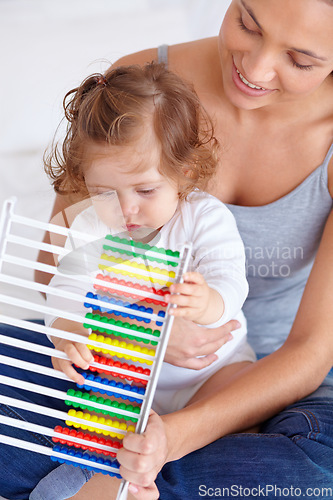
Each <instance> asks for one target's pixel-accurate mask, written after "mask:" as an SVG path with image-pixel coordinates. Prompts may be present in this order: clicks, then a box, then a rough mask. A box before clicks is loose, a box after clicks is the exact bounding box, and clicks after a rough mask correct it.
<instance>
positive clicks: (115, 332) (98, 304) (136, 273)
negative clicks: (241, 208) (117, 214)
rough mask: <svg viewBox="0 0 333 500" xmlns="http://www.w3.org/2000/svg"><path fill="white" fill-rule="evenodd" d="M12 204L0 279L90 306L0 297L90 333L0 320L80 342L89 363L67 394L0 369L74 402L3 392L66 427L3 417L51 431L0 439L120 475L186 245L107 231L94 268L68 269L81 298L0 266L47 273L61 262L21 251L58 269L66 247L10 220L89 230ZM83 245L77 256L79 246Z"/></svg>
mask: <svg viewBox="0 0 333 500" xmlns="http://www.w3.org/2000/svg"><path fill="white" fill-rule="evenodd" d="M14 205H15V200H13V199H10V200H7V201H6V202H5V204H4V208H3V212H2V216H1V221H0V224H1V236H0V282H2V283H4V284H9V285H15V287H18V288H19V289H20V290H26V291H35V292H42V293H46V294H51V295H52V294H54V295H61V297H62V298H64V299H65V300H68V301H74V302H75V301H76V302H77V303H80V305H81V306H82V303H83V305H84V308H85V309H86V310H87V311H88V312H86V314H85V315H80V314H77V313H73V312H68V311H64V310H57V309H52V307H49V306H47V305H45V304H38V303H35V302H32V301H31V300H29V299H27V298H24V299H21V298H17V297H13V296H11V295H9V294H0V302H1V303H2V304H4V305H5V306H6V307H9V306H15V308H22V309H23V310H28V311H30V312H32V313H39V314H52V315H54V316H55V317H61V318H65V319H68V320H70V321H75V322H77V323H79V324H80V325H83V327H84V328H85V329H86V330H87V335H88V333H89V332H90V333H89V335H88V336H87V337H84V336H82V335H78V334H74V333H71V332H68V331H64V330H59V329H57V328H49V327H46V326H44V325H42V324H37V323H32V322H31V321H27V320H25V319H19V318H18V317H17V315H13V316H10V315H4V314H0V322H1V323H4V324H7V325H11V326H14V327H20V328H24V329H26V330H30V331H33V332H34V334H36V337H37V336H38V335H40V334H42V335H52V336H54V337H60V338H65V339H68V340H71V341H74V342H81V343H85V344H86V345H88V347H89V349H91V350H94V351H95V353H96V354H95V355H94V362H93V363H92V364H91V365H90V366H89V369H88V370H87V371H81V373H82V375H83V377H84V380H85V383H84V385H83V386H82V385H78V386H77V390H76V389H73V388H71V389H69V390H68V391H67V393H66V392H62V391H59V390H55V389H51V388H48V387H45V386H42V385H36V384H33V383H30V382H25V381H23V380H18V379H16V378H13V377H7V376H4V375H0V384H5V385H10V386H13V387H19V388H20V389H24V390H27V391H32V392H36V391H37V392H38V393H39V394H45V395H48V396H51V397H53V398H58V399H61V400H63V401H65V403H66V405H68V406H70V407H71V408H70V409H69V411H68V413H66V412H62V411H59V410H52V408H48V407H44V406H41V405H36V404H32V403H29V402H25V401H23V400H19V399H15V398H9V397H6V396H3V395H0V402H1V403H3V404H7V405H9V406H12V407H14V408H20V409H24V410H27V411H29V412H36V413H39V414H42V415H48V416H51V417H54V418H56V419H60V420H61V421H64V424H65V425H56V426H55V427H54V428H53V429H52V428H47V427H45V426H41V425H36V424H33V423H29V422H25V421H22V420H17V419H14V418H11V417H5V416H0V424H3V425H6V426H13V427H19V428H21V429H22V428H23V429H25V430H27V431H31V432H34V433H37V434H43V435H44V436H49V437H50V438H51V439H52V441H53V442H54V446H53V448H51V447H47V446H41V445H37V444H35V443H31V442H29V441H23V440H19V439H16V438H12V437H9V436H6V435H3V434H0V442H1V443H4V444H7V445H10V446H16V447H19V448H22V449H26V450H30V451H34V452H37V453H41V454H44V455H49V456H50V457H51V459H52V460H53V461H58V462H60V463H69V464H72V465H75V466H79V467H82V468H87V469H90V470H94V471H96V472H102V473H103V474H109V475H111V476H115V477H119V478H121V476H120V474H119V464H118V462H117V460H116V456H117V451H118V450H119V449H120V448H121V446H122V439H123V438H124V436H125V435H126V433H127V432H138V433H141V432H143V431H144V429H145V427H146V424H147V420H148V416H149V410H150V408H151V406H152V402H153V398H154V393H155V390H156V386H157V381H158V376H159V372H160V369H161V366H162V362H163V358H164V354H165V350H166V346H167V342H168V336H169V333H170V329H171V326H172V321H173V316H172V315H170V314H168V310H169V307H171V306H170V305H168V304H167V302H166V301H165V294H166V293H170V292H168V291H167V290H166V287H169V286H170V284H171V283H174V282H180V281H181V279H182V275H183V273H184V272H185V271H186V269H187V266H188V263H189V258H190V253H191V245H190V244H188V243H185V244H184V245H183V246H182V248H181V251H180V252H178V251H172V250H169V249H167V250H165V249H163V248H159V247H156V246H150V245H149V244H143V243H141V242H136V241H133V240H132V239H128V238H124V237H120V236H119V235H118V236H114V235H111V234H107V235H106V236H105V238H103V239H102V240H101V241H100V245H101V252H100V253H99V254H98V257H99V259H98V262H99V263H98V269H97V270H96V273H94V274H93V275H85V274H82V275H81V274H75V273H74V274H71V275H67V276H66V279H69V280H71V281H72V282H73V283H74V287H75V286H76V284H77V283H80V286H81V287H82V286H83V287H84V288H85V290H86V291H87V293H86V294H85V296H84V295H81V294H80V293H73V292H72V291H67V290H59V289H57V288H53V287H52V286H50V285H49V286H45V285H43V284H41V283H37V282H34V281H33V280H32V279H30V280H28V279H24V278H23V279H22V277H18V276H13V275H10V274H8V273H4V272H3V268H4V266H5V265H6V264H12V265H14V266H20V267H22V268H27V269H30V270H31V269H34V270H39V271H42V272H45V273H49V274H51V275H57V274H59V273H60V271H59V266H55V265H54V266H53V265H47V264H42V263H38V262H36V261H35V260H29V259H28V258H26V255H24V257H22V254H23V253H24V254H25V249H27V248H30V249H31V248H33V249H37V250H38V249H42V250H44V251H46V252H51V253H52V254H53V255H56V256H58V258H59V259H60V267H61V259H65V258H66V256H68V255H70V254H71V250H70V249H68V248H66V246H65V247H63V246H57V245H54V244H51V243H42V242H40V241H36V240H34V239H33V238H31V237H22V236H17V235H15V234H13V231H12V228H13V226H14V227H18V228H21V227H22V228H24V229H25V230H27V229H29V228H38V229H39V230H41V231H43V232H44V231H48V232H49V233H50V234H51V233H54V234H57V235H62V236H63V237H65V238H67V241H68V240H70V239H71V238H73V237H74V238H79V239H80V240H81V241H87V245H89V242H91V236H90V235H89V237H88V236H87V235H86V234H84V233H77V232H75V231H72V230H71V229H70V228H67V227H63V226H61V225H55V224H51V223H44V222H41V221H36V220H33V219H29V218H26V217H23V216H21V215H17V214H15V213H14ZM10 247H14V248H15V249H16V255H15V252H14V255H13V254H11V253H10V251H9V250H8V249H9V248H10ZM80 250H81V255H82V247H81V249H80ZM72 253H73V252H72ZM61 274H62V275H63V272H61ZM154 308H155V309H156V308H157V311H154ZM0 343H2V344H7V345H10V346H12V347H15V348H17V352H18V353H20V352H22V349H25V350H28V351H33V352H38V353H39V354H42V355H45V356H53V357H57V358H62V359H68V358H67V356H66V355H65V353H63V352H62V351H59V350H57V349H53V348H48V347H45V346H41V345H39V344H34V343H30V342H26V341H23V340H18V339H15V338H12V337H7V336H5V335H0ZM18 355H19V354H18ZM0 363H3V364H5V365H9V366H11V367H15V368H18V369H19V370H27V371H33V372H35V373H40V374H43V375H46V376H47V377H54V378H57V379H60V380H66V381H70V382H72V380H71V379H69V378H68V377H67V376H66V375H65V374H64V373H63V372H60V371H57V370H55V369H53V368H48V367H45V366H42V365H38V364H36V363H30V362H27V361H23V360H20V359H17V358H11V357H8V356H3V355H0ZM103 374H104V376H103ZM105 375H108V377H106V376H105ZM72 384H73V382H72ZM96 393H97V394H98V395H96ZM101 414H102V415H103V416H100V415H101ZM78 429H80V430H78ZM127 486H128V484H127V482H126V481H124V480H123V481H122V483H121V487H120V489H119V493H118V497H117V498H118V499H119V500H120V499H125V498H126V496H127Z"/></svg>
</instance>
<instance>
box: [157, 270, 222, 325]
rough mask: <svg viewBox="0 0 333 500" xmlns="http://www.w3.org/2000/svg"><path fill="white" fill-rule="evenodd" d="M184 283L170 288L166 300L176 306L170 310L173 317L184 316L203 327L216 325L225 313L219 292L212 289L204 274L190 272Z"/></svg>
mask: <svg viewBox="0 0 333 500" xmlns="http://www.w3.org/2000/svg"><path fill="white" fill-rule="evenodd" d="M183 279H184V282H183V283H178V284H176V285H171V286H170V292H172V293H173V294H174V295H167V296H166V300H167V302H169V303H170V304H176V305H177V308H175V309H172V308H171V309H170V310H169V312H170V314H172V315H173V316H182V317H183V318H186V319H188V320H191V321H194V322H195V323H199V324H201V325H209V324H212V323H216V321H218V320H219V319H220V318H221V317H222V315H223V313H224V301H223V299H222V297H221V295H220V294H219V292H218V291H217V290H215V289H214V288H210V287H209V286H208V285H207V283H206V281H205V278H204V277H203V276H202V274H200V273H198V272H188V273H185V274H184V276H183Z"/></svg>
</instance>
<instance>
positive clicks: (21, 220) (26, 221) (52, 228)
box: [11, 213, 98, 243]
mask: <svg viewBox="0 0 333 500" xmlns="http://www.w3.org/2000/svg"><path fill="white" fill-rule="evenodd" d="M11 219H12V221H13V222H15V223H17V224H22V225H24V226H31V227H34V228H36V229H42V230H43V231H48V232H49V233H56V234H61V235H62V236H69V234H71V235H72V236H73V237H74V238H79V239H81V240H85V241H87V243H91V242H92V241H96V240H98V238H95V240H94V239H93V238H92V237H91V235H88V234H86V233H81V232H79V231H75V230H73V229H70V228H67V227H64V226H58V225H57V224H52V223H50V222H43V221H40V220H35V219H30V218H28V217H24V216H22V215H17V214H14V213H13V214H12V216H11Z"/></svg>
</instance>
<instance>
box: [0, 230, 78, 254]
mask: <svg viewBox="0 0 333 500" xmlns="http://www.w3.org/2000/svg"><path fill="white" fill-rule="evenodd" d="M7 241H8V242H10V243H15V244H17V245H21V246H24V247H28V248H35V249H37V250H43V251H44V252H49V253H53V254H57V255H67V254H68V253H69V252H70V250H68V249H66V248H64V247H59V246H57V245H52V244H51V243H44V242H42V241H37V240H33V239H30V238H25V237H22V236H17V235H15V234H8V236H7Z"/></svg>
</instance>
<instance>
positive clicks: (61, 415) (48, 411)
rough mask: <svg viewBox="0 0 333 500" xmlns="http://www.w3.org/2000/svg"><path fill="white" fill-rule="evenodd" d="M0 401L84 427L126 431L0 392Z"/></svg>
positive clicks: (113, 431) (115, 432)
mask: <svg viewBox="0 0 333 500" xmlns="http://www.w3.org/2000/svg"><path fill="white" fill-rule="evenodd" d="M0 403H3V404H5V405H8V406H14V408H20V409H21V410H27V411H31V412H33V413H39V414H40V415H46V416H47V417H52V418H55V419H57V420H62V421H65V422H66V421H70V422H75V423H77V424H83V425H85V426H86V427H88V428H89V427H94V428H95V427H96V428H97V429H102V431H108V432H109V433H113V434H121V435H122V436H125V434H127V431H125V430H124V429H119V428H118V427H112V426H110V425H104V424H100V423H99V422H94V421H91V420H85V419H84V418H79V417H75V416H72V415H68V413H66V412H65V411H60V410H54V409H53V408H48V407H47V406H42V405H36V404H34V403H29V402H28V401H23V400H21V399H15V398H10V397H8V396H3V395H2V394H0Z"/></svg>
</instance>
